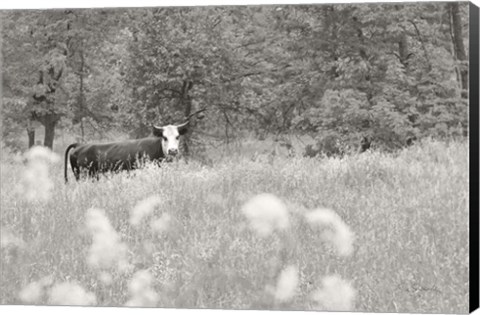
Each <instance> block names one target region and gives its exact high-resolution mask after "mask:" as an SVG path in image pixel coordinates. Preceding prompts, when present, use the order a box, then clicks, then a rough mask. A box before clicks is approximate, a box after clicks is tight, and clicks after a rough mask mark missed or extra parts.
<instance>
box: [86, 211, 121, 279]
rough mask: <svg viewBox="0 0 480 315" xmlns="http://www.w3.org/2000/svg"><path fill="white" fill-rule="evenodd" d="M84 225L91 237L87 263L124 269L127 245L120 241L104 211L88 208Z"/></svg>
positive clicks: (103, 267)
mask: <svg viewBox="0 0 480 315" xmlns="http://www.w3.org/2000/svg"><path fill="white" fill-rule="evenodd" d="M86 225H87V229H88V231H89V232H90V233H91V234H92V238H93V242H92V246H91V247H90V250H89V252H88V256H87V262H88V264H89V265H90V266H91V267H93V268H99V269H108V268H111V267H117V268H118V269H119V270H120V271H124V270H126V269H127V268H128V262H127V259H126V255H127V245H125V244H124V243H122V242H121V241H120V236H118V234H117V232H116V231H115V230H114V229H113V227H112V226H111V225H110V222H109V221H108V218H107V217H106V216H105V213H104V212H103V211H102V210H100V209H95V208H90V209H88V211H87V215H86Z"/></svg>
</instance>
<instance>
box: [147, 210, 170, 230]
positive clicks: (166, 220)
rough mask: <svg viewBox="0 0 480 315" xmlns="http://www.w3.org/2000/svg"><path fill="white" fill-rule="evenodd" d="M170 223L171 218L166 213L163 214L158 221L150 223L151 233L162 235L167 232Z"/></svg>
mask: <svg viewBox="0 0 480 315" xmlns="http://www.w3.org/2000/svg"><path fill="white" fill-rule="evenodd" d="M171 221H172V217H171V216H170V215H169V214H168V213H163V214H162V216H161V217H160V218H159V219H156V220H153V221H152V222H151V223H150V227H151V228H152V231H153V232H156V233H163V232H166V231H167V230H168V226H169V225H170V222H171Z"/></svg>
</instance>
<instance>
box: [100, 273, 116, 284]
mask: <svg viewBox="0 0 480 315" xmlns="http://www.w3.org/2000/svg"><path fill="white" fill-rule="evenodd" d="M98 280H100V282H102V283H103V284H104V285H111V284H112V282H113V277H112V275H111V274H110V273H108V272H105V271H102V272H100V273H99V274H98Z"/></svg>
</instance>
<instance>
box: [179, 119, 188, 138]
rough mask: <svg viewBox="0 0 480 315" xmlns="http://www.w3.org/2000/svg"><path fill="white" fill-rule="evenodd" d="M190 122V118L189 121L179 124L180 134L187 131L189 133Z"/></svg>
mask: <svg viewBox="0 0 480 315" xmlns="http://www.w3.org/2000/svg"><path fill="white" fill-rule="evenodd" d="M189 123H190V121H189V120H188V121H187V122H185V123H183V124H181V125H178V126H177V129H178V133H179V134H180V135H182V136H183V135H184V134H185V133H187V131H188V124H189Z"/></svg>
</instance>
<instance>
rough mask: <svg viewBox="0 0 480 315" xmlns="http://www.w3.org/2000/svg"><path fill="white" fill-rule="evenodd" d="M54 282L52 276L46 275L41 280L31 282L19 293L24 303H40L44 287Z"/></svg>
mask: <svg viewBox="0 0 480 315" xmlns="http://www.w3.org/2000/svg"><path fill="white" fill-rule="evenodd" d="M52 282H53V280H52V278H51V277H44V278H42V279H40V280H39V281H33V282H30V283H29V284H28V285H26V286H25V287H24V288H23V289H22V290H21V291H20V293H19V294H18V297H19V298H20V300H21V301H22V302H24V303H40V302H41V299H42V297H43V292H44V288H45V287H46V286H49V285H51V284H52Z"/></svg>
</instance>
